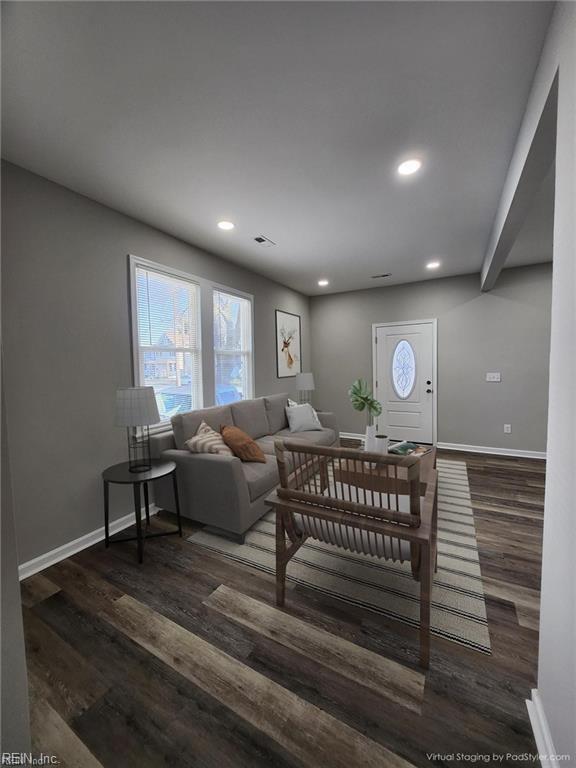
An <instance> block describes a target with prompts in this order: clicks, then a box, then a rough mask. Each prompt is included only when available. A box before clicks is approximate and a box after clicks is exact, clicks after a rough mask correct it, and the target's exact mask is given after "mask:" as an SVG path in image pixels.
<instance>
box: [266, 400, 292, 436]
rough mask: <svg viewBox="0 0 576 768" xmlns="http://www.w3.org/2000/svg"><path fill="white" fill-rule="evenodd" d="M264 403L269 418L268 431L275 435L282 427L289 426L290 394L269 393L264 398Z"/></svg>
mask: <svg viewBox="0 0 576 768" xmlns="http://www.w3.org/2000/svg"><path fill="white" fill-rule="evenodd" d="M264 405H265V407H266V416H267V418H268V433H269V434H270V435H274V434H276V432H280V430H281V429H286V427H287V426H288V419H287V418H286V406H287V405H288V395H287V394H284V393H282V394H281V395H269V396H268V397H265V398H264Z"/></svg>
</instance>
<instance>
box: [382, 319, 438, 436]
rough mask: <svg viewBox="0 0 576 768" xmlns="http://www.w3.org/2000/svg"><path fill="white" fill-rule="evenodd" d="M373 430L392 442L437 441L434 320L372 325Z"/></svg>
mask: <svg viewBox="0 0 576 768" xmlns="http://www.w3.org/2000/svg"><path fill="white" fill-rule="evenodd" d="M374 391H375V393H376V394H375V396H376V399H377V400H378V401H379V402H380V403H381V404H382V415H381V416H380V417H379V418H378V419H377V420H376V423H377V425H378V429H377V431H378V432H380V433H382V434H386V435H388V437H389V438H391V439H392V440H412V441H413V442H415V443H433V442H435V440H436V321H435V320H423V321H418V322H406V323H383V324H376V325H375V326H374Z"/></svg>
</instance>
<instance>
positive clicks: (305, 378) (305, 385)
mask: <svg viewBox="0 0 576 768" xmlns="http://www.w3.org/2000/svg"><path fill="white" fill-rule="evenodd" d="M296 389H297V390H298V393H299V398H298V399H299V401H300V402H301V403H309V402H310V395H311V393H312V392H313V391H314V389H315V387H314V376H313V375H312V374H311V373H297V374H296Z"/></svg>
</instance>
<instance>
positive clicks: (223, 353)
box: [213, 290, 253, 405]
mask: <svg viewBox="0 0 576 768" xmlns="http://www.w3.org/2000/svg"><path fill="white" fill-rule="evenodd" d="M213 296H214V372H215V387H216V390H215V401H216V405H225V404H226V403H233V402H235V401H236V400H247V399H249V398H251V397H253V391H252V302H251V301H250V300H249V299H245V298H243V297H241V296H236V295H234V294H231V293H226V292H225V291H221V290H214V294H213Z"/></svg>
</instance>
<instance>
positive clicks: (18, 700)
mask: <svg viewBox="0 0 576 768" xmlns="http://www.w3.org/2000/svg"><path fill="white" fill-rule="evenodd" d="M3 394H4V393H2V395H3ZM3 400H4V397H3V396H2V438H1V446H2V518H1V523H0V526H1V528H0V530H1V535H0V537H1V539H2V548H1V555H0V557H1V560H2V569H1V572H2V575H1V577H0V579H1V582H2V602H1V614H2V616H1V618H2V642H1V646H2V654H1V657H2V659H1V663H2V671H1V674H0V677H1V682H0V688H1V691H0V693H1V696H0V700H1V703H0V751H1V752H27V751H28V750H29V749H30V717H29V712H28V679H27V675H26V655H25V650H24V630H23V626H22V605H21V603H20V585H19V583H18V557H17V551H18V550H17V546H16V531H15V526H14V508H13V503H12V487H11V482H10V457H9V455H8V445H7V441H6V409H5V408H4V402H3Z"/></svg>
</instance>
